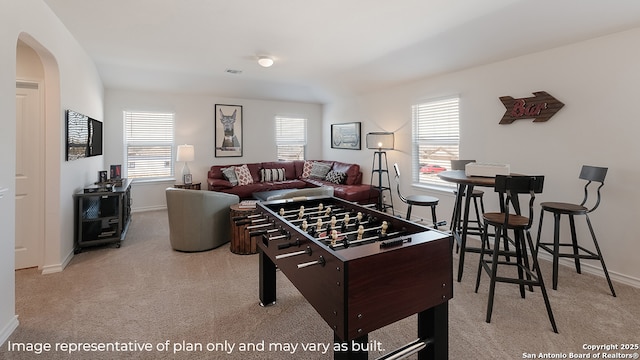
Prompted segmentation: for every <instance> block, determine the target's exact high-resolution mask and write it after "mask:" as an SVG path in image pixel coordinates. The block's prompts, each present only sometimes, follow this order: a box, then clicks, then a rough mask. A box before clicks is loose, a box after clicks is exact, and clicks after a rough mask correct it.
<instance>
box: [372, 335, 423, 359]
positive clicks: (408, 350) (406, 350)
mask: <svg viewBox="0 0 640 360" xmlns="http://www.w3.org/2000/svg"><path fill="white" fill-rule="evenodd" d="M433 342H434V340H433V339H431V338H429V339H416V340H414V341H412V342H410V343H408V344H406V345H404V346H402V347H399V348H397V349H395V350H393V351H392V352H390V353H388V354H386V355H384V356H381V357H379V358H378V359H377V360H401V359H405V358H407V357H409V356H411V355H413V354H415V353H417V352H418V351H420V350H422V349H424V348H426V347H427V346H429V345H431V344H433Z"/></svg>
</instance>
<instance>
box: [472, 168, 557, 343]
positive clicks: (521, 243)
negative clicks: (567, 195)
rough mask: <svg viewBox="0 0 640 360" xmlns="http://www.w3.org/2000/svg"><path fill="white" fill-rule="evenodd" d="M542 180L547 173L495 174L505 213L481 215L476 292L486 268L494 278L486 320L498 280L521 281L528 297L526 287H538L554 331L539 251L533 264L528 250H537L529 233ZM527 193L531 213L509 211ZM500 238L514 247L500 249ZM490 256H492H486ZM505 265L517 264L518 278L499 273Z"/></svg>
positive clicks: (490, 311) (489, 314)
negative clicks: (491, 233)
mask: <svg viewBox="0 0 640 360" xmlns="http://www.w3.org/2000/svg"><path fill="white" fill-rule="evenodd" d="M543 183H544V176H503V175H497V176H496V185H495V191H496V192H499V193H500V194H501V195H502V196H504V199H505V200H504V210H503V211H504V212H500V213H494V212H492V213H484V214H483V216H482V217H483V220H484V231H483V234H484V239H483V241H482V248H481V249H480V261H479V262H478V276H477V278H476V288H475V292H476V293H477V292H478V287H479V286H480V276H481V274H482V270H483V269H484V270H485V271H486V272H487V274H489V277H490V280H491V282H490V285H489V300H488V302H487V317H486V322H491V313H492V312H493V300H494V294H495V288H496V282H505V283H511V284H518V286H519V287H520V296H521V297H522V298H524V297H525V286H528V287H529V288H530V290H531V291H533V286H539V287H540V291H541V292H542V297H543V298H544V303H545V306H546V308H547V315H548V316H549V321H550V322H551V326H552V327H553V331H554V332H555V333H557V332H558V328H557V327H556V322H555V320H554V318H553V312H552V311H551V305H550V304H549V297H548V296H547V290H546V289H545V286H544V281H543V280H542V274H541V272H540V266H539V264H538V259H537V253H535V252H534V253H533V254H532V264H531V266H530V264H529V255H528V253H527V245H528V246H529V249H534V247H533V240H532V239H531V233H530V229H531V224H532V222H533V203H534V201H535V194H539V193H541V192H542V187H543ZM526 193H528V194H529V195H530V200H529V216H528V217H526V216H522V215H518V214H510V213H509V211H510V206H515V204H514V200H515V198H517V197H518V194H526ZM510 204H511V205H510ZM489 225H491V226H493V227H494V228H495V239H494V244H493V250H491V249H488V248H487V246H486V245H485V244H488V242H489V240H488V236H487V231H488V227H489ZM509 230H511V231H513V234H514V237H513V239H509V237H508V234H507V232H508V231H509ZM501 238H504V239H509V241H510V242H512V243H513V245H514V247H515V250H513V251H509V250H507V249H504V250H500V239H501ZM525 238H526V240H525ZM489 255H490V258H487V256H489ZM501 256H504V257H506V256H509V257H508V258H506V259H505V260H502V259H500V257H501ZM512 258H515V259H512ZM504 265H506V266H515V267H516V268H517V271H518V277H517V278H515V277H506V276H498V266H504Z"/></svg>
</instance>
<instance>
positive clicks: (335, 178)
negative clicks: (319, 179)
mask: <svg viewBox="0 0 640 360" xmlns="http://www.w3.org/2000/svg"><path fill="white" fill-rule="evenodd" d="M346 179H347V174H346V173H343V172H341V171H335V170H331V171H329V172H328V173H327V176H326V177H325V180H327V181H329V182H332V183H334V184H344V181H345V180H346Z"/></svg>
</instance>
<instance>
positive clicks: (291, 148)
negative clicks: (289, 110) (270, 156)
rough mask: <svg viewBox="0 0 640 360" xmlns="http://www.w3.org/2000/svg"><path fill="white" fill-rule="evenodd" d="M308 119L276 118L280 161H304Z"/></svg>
mask: <svg viewBox="0 0 640 360" xmlns="http://www.w3.org/2000/svg"><path fill="white" fill-rule="evenodd" d="M306 146H307V119H302V118H290V117H281V116H276V147H277V156H278V160H304V154H305V149H306Z"/></svg>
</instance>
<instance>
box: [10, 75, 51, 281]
mask: <svg viewBox="0 0 640 360" xmlns="http://www.w3.org/2000/svg"><path fill="white" fill-rule="evenodd" d="M39 89H40V86H39V84H38V83H35V82H22V81H19V82H16V269H24V268H28V267H34V266H39V265H42V263H43V259H42V254H43V248H44V186H43V184H44V181H43V178H44V162H43V157H44V154H43V151H44V150H43V149H44V120H43V116H42V108H43V106H42V98H41V94H40V90H39Z"/></svg>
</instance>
